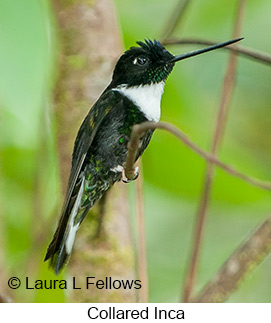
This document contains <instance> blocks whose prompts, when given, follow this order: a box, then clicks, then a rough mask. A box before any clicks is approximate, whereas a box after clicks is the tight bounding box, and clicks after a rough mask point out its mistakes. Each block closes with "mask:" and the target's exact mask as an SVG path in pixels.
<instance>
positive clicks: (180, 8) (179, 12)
mask: <svg viewBox="0 0 271 323" xmlns="http://www.w3.org/2000/svg"><path fill="white" fill-rule="evenodd" d="M189 2H190V0H179V1H178V3H177V5H176V7H174V10H173V12H172V14H171V15H170V18H169V20H168V22H167V24H166V28H164V30H165V31H164V35H163V37H162V39H164V40H166V39H167V38H168V37H169V36H170V35H172V33H173V32H174V30H175V29H176V27H177V25H178V24H179V23H180V21H181V20H182V18H183V16H184V13H185V11H186V9H187V7H188V4H189Z"/></svg>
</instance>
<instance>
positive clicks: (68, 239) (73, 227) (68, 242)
mask: <svg viewBox="0 0 271 323" xmlns="http://www.w3.org/2000/svg"><path fill="white" fill-rule="evenodd" d="M84 184H85V179H84V178H82V183H81V186H80V189H79V192H78V195H77V197H76V201H75V203H74V206H73V208H72V212H71V217H70V219H69V222H68V227H67V231H66V234H65V239H64V241H65V247H66V252H67V254H71V251H72V247H73V244H74V240H75V236H76V233H77V230H78V229H79V225H80V223H79V222H77V223H76V224H75V223H74V220H75V217H76V215H77V213H78V209H79V207H80V204H81V200H82V195H83V192H84Z"/></svg>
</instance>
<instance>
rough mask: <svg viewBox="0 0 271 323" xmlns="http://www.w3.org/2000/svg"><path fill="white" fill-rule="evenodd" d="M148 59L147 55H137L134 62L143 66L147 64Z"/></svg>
mask: <svg viewBox="0 0 271 323" xmlns="http://www.w3.org/2000/svg"><path fill="white" fill-rule="evenodd" d="M147 61H148V60H147V58H145V57H137V58H135V59H134V61H133V63H134V64H135V65H140V66H143V65H145V64H146V63H147Z"/></svg>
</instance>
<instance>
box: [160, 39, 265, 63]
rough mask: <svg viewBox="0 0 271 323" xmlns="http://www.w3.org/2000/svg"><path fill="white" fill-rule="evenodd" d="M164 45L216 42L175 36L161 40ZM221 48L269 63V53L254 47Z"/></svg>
mask: <svg viewBox="0 0 271 323" xmlns="http://www.w3.org/2000/svg"><path fill="white" fill-rule="evenodd" d="M162 43H163V45H164V46H166V45H189V44H194V45H207V46H212V45H215V44H217V42H214V41H210V40H203V39H190V38H185V39H177V38H172V39H166V40H165V41H163V42H162ZM221 49H223V50H229V51H232V52H235V53H238V54H240V55H243V56H244V57H246V58H248V59H253V60H256V61H258V62H259V63H263V64H267V65H269V66H270V65H271V55H269V54H267V53H263V52H260V51H258V50H255V49H251V48H247V47H243V46H240V45H231V46H226V47H223V48H221Z"/></svg>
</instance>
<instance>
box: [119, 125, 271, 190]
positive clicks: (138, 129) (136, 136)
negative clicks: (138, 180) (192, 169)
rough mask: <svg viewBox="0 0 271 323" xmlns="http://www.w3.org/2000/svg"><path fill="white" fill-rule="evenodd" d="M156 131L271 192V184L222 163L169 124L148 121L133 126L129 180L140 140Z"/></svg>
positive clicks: (127, 175) (128, 156)
mask: <svg viewBox="0 0 271 323" xmlns="http://www.w3.org/2000/svg"><path fill="white" fill-rule="evenodd" d="M155 129H162V130H166V131H168V132H170V133H171V134H173V135H174V136H176V137H177V138H178V139H179V140H180V141H181V142H182V143H183V144H184V145H185V146H187V147H189V148H190V149H191V150H193V151H194V152H195V153H196V154H198V155H199V156H201V157H202V158H204V159H205V160H206V161H208V162H211V163H214V164H216V165H217V166H219V167H220V168H222V169H223V170H224V171H226V172H227V173H229V174H230V175H232V176H234V177H237V178H240V179H242V180H243V181H245V182H247V183H249V184H251V185H253V186H256V187H259V188H261V189H264V190H267V191H270V190H271V182H267V181H261V180H259V179H257V178H254V177H251V176H249V175H246V174H244V173H242V172H239V171H238V170H236V169H235V168H234V167H232V166H230V165H227V164H225V163H223V162H221V161H220V160H219V159H218V158H217V157H216V156H214V155H212V154H210V153H207V152H205V151H204V150H203V149H201V148H200V147H199V146H197V145H196V144H195V143H194V142H193V141H192V140H191V139H190V138H189V137H188V136H187V135H185V134H184V133H183V132H182V131H181V130H180V129H178V128H177V127H175V126H174V125H172V124H170V123H168V122H157V123H156V122H149V121H147V122H143V123H141V124H138V125H135V126H133V129H132V134H131V138H130V142H129V144H128V155H127V159H126V163H125V176H126V177H127V178H128V179H133V177H134V174H135V169H134V162H135V158H136V155H137V151H138V148H139V146H140V138H142V136H143V135H144V134H145V133H146V131H147V130H155Z"/></svg>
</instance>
